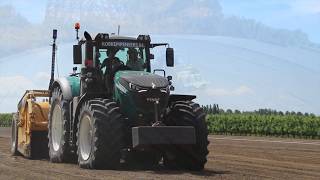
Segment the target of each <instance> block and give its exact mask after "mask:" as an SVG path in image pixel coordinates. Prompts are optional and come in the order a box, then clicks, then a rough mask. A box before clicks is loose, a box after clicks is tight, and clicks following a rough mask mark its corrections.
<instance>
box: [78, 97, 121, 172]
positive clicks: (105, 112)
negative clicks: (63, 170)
mask: <svg viewBox="0 0 320 180" xmlns="http://www.w3.org/2000/svg"><path fill="white" fill-rule="evenodd" d="M123 123H124V121H123V118H122V116H121V114H120V111H119V107H117V106H116V103H115V102H113V101H111V100H108V99H98V98H97V99H92V100H89V101H87V102H85V103H84V104H83V106H82V108H81V110H80V116H79V121H78V126H77V127H78V131H77V146H78V151H77V153H78V163H79V166H80V167H82V168H88V169H116V168H118V167H119V165H120V158H121V149H122V146H123V142H124V141H123V139H124V124H123Z"/></svg>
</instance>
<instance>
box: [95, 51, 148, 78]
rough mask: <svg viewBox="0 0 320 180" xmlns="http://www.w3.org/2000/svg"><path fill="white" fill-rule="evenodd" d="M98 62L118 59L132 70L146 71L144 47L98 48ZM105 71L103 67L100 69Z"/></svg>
mask: <svg viewBox="0 0 320 180" xmlns="http://www.w3.org/2000/svg"><path fill="white" fill-rule="evenodd" d="M98 57H99V61H100V64H103V63H106V62H105V61H109V60H110V59H112V58H116V59H119V60H120V61H121V63H123V65H125V66H127V67H128V69H130V70H134V71H146V67H147V66H146V65H145V64H146V59H147V58H146V49H145V48H132V47H130V48H129V47H128V48H118V49H115V47H110V48H108V49H99V56H98ZM102 70H103V72H105V68H103V69H102Z"/></svg>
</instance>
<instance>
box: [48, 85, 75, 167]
mask: <svg viewBox="0 0 320 180" xmlns="http://www.w3.org/2000/svg"><path fill="white" fill-rule="evenodd" d="M69 129H70V118H69V106H68V101H66V100H64V99H63V95H62V91H61V89H60V88H58V87H57V88H55V89H54V90H53V92H52V97H51V107H50V113H49V123H48V139H49V144H48V147H49V157H50V161H51V162H55V163H61V162H72V161H74V159H75V154H74V153H72V149H71V147H70V145H69V143H68V141H69V134H70V133H69Z"/></svg>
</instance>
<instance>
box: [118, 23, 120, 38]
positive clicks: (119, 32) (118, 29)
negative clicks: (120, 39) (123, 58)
mask: <svg viewBox="0 0 320 180" xmlns="http://www.w3.org/2000/svg"><path fill="white" fill-rule="evenodd" d="M119 35H120V25H118V36H119Z"/></svg>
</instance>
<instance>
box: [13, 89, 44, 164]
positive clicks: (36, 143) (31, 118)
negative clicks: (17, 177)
mask: <svg viewBox="0 0 320 180" xmlns="http://www.w3.org/2000/svg"><path fill="white" fill-rule="evenodd" d="M49 96H50V91H46V90H27V91H26V92H25V94H24V95H23V97H22V98H21V100H20V101H19V104H18V111H17V113H16V114H14V115H13V120H12V136H11V137H12V138H11V139H12V141H11V152H12V154H13V155H17V154H19V153H21V154H22V155H24V156H25V157H27V158H34V157H43V156H47V153H48V147H47V145H48V144H47V143H48V141H47V132H48V112H49Z"/></svg>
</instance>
